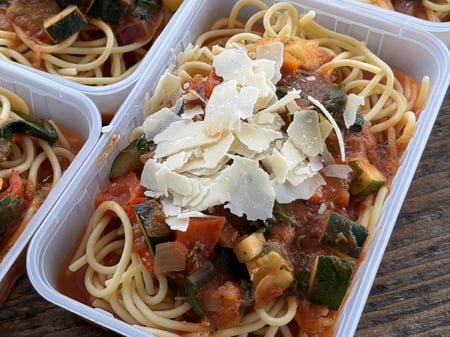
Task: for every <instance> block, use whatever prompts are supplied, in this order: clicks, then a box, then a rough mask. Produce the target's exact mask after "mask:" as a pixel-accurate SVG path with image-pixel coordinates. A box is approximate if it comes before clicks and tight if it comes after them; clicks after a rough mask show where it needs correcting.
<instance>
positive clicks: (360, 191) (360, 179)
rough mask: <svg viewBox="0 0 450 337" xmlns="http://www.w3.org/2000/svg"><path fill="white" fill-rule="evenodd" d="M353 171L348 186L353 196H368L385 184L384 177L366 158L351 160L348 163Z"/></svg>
mask: <svg viewBox="0 0 450 337" xmlns="http://www.w3.org/2000/svg"><path fill="white" fill-rule="evenodd" d="M349 164H350V166H351V167H352V168H353V169H354V170H355V175H354V177H353V180H352V182H351V184H350V193H351V194H353V195H368V194H371V193H374V192H376V191H378V190H379V189H380V187H381V186H383V185H384V184H385V183H386V177H385V176H384V175H383V173H381V172H380V171H379V170H378V169H377V168H376V167H375V166H374V165H373V164H371V163H370V162H369V160H368V159H367V158H362V157H361V158H353V159H352V160H350V161H349Z"/></svg>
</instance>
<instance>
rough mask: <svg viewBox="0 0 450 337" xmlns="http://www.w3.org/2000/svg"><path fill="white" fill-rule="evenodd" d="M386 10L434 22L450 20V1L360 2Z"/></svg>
mask: <svg viewBox="0 0 450 337" xmlns="http://www.w3.org/2000/svg"><path fill="white" fill-rule="evenodd" d="M360 1H362V2H367V3H370V4H374V5H377V6H380V7H383V8H386V9H390V10H395V11H397V12H400V13H404V14H407V15H411V16H415V17H418V18H420V19H424V20H428V21H433V22H447V21H449V20H450V1H449V0H422V1H408V0H360Z"/></svg>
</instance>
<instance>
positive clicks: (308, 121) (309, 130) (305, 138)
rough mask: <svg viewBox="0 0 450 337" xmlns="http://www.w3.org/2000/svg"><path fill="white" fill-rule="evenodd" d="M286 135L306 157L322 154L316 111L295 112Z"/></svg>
mask: <svg viewBox="0 0 450 337" xmlns="http://www.w3.org/2000/svg"><path fill="white" fill-rule="evenodd" d="M287 134H288V135H289V137H290V138H291V140H292V141H293V142H294V144H295V145H296V146H298V147H299V148H300V149H301V150H302V151H303V153H304V154H306V155H307V156H310V157H313V156H317V155H318V154H320V153H321V152H322V149H323V141H322V134H321V132H320V126H319V115H318V114H317V112H316V111H314V110H300V111H296V112H295V114H294V119H293V121H292V123H291V124H289V126H288V128H287Z"/></svg>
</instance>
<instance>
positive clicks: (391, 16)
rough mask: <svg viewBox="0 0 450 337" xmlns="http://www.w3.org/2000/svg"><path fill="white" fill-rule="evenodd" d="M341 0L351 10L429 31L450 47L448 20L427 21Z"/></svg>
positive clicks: (371, 5) (352, 0)
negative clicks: (361, 11)
mask: <svg viewBox="0 0 450 337" xmlns="http://www.w3.org/2000/svg"><path fill="white" fill-rule="evenodd" d="M341 2H342V3H346V4H347V5H348V6H349V10H351V11H354V12H358V13H359V10H363V11H368V12H369V13H372V15H373V16H376V17H383V18H385V19H386V20H388V21H392V22H397V24H399V25H402V26H407V27H410V28H411V29H413V30H414V29H419V30H424V31H427V32H430V33H432V34H434V35H435V36H437V37H438V38H439V39H441V40H442V42H444V43H445V45H446V46H447V47H448V48H450V21H445V22H444V21H443V22H435V21H429V20H425V19H421V18H417V17H413V16H410V15H407V14H403V13H401V12H397V11H394V10H390V9H386V8H382V7H380V6H377V5H373V4H370V3H367V2H364V1H360V0H341Z"/></svg>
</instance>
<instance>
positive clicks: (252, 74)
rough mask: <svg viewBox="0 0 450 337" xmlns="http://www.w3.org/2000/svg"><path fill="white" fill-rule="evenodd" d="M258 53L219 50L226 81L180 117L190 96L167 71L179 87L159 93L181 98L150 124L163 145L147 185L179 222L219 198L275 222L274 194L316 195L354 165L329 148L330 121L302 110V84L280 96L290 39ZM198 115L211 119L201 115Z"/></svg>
mask: <svg viewBox="0 0 450 337" xmlns="http://www.w3.org/2000/svg"><path fill="white" fill-rule="evenodd" d="M255 55H256V58H255V59H254V60H253V59H251V58H250V57H249V56H248V55H247V52H246V50H245V49H244V48H242V47H240V48H239V47H237V48H233V49H224V50H223V51H222V52H221V53H219V54H218V55H216V56H215V57H214V61H213V67H214V68H215V71H216V73H217V75H219V76H221V77H222V78H223V80H224V81H223V83H221V84H219V85H218V86H216V87H215V89H214V91H213V93H212V95H211V97H210V99H209V101H208V102H207V104H206V108H205V109H204V110H203V109H202V108H200V107H196V108H194V109H192V110H185V111H184V112H183V114H182V115H178V114H177V111H179V108H180V106H181V104H182V100H183V98H184V97H183V96H182V94H181V93H182V90H181V87H178V88H173V85H174V84H175V83H177V85H178V86H180V83H181V81H180V80H179V79H178V78H177V77H176V76H175V75H173V74H171V73H169V72H167V73H166V74H165V75H164V76H163V78H162V79H161V81H160V84H159V86H160V87H161V86H163V87H164V83H170V86H171V88H170V89H167V90H160V92H165V93H167V95H169V97H165V98H164V100H165V101H171V100H172V101H176V102H175V104H173V107H171V108H167V107H164V108H162V109H159V110H158V111H156V112H155V113H152V114H150V115H149V116H147V118H146V120H145V122H144V124H143V125H144V131H145V134H146V137H147V139H148V140H153V141H154V142H155V144H157V147H156V151H155V153H154V156H153V158H152V159H150V160H148V161H147V162H146V164H145V166H144V170H143V172H142V176H141V184H142V185H143V186H144V187H146V189H147V192H146V194H147V195H148V196H150V197H158V198H160V200H161V203H162V205H163V208H164V212H165V214H166V216H167V223H168V224H169V226H170V227H171V228H172V229H177V230H186V228H187V225H188V221H189V217H192V216H202V215H203V213H202V212H203V211H205V210H207V209H208V208H210V207H213V206H216V205H224V206H225V207H226V208H228V209H229V210H230V211H231V212H232V213H233V214H236V215H238V216H243V215H245V216H246V217H247V219H248V220H256V219H267V218H270V217H271V216H272V208H273V205H274V202H275V200H277V201H278V202H280V203H288V202H291V201H293V200H295V199H308V198H310V197H311V196H312V195H313V194H314V192H315V191H316V190H317V188H318V187H319V186H321V185H323V184H325V179H324V177H323V175H329V176H337V177H342V178H345V177H346V176H347V174H348V173H350V171H351V169H350V168H349V167H348V166H347V165H339V164H336V163H334V160H333V158H332V156H331V155H330V154H329V153H328V151H327V149H326V146H325V139H326V138H327V137H328V135H329V134H330V132H332V131H333V125H332V123H330V120H328V119H326V118H321V117H320V115H319V113H318V112H317V111H315V110H313V109H311V110H300V109H299V108H298V106H297V105H296V103H295V99H296V98H298V97H299V94H300V92H299V91H295V90H293V91H291V92H289V93H287V95H286V96H284V97H283V98H282V99H279V100H278V99H277V96H276V94H275V83H276V82H278V80H279V79H280V78H281V73H280V67H281V64H282V55H283V44H282V43H280V42H274V43H271V44H268V45H265V46H261V47H258V49H257V51H256V53H255ZM283 110H284V111H288V112H289V113H290V114H292V115H293V118H292V123H291V124H290V125H289V126H288V127H287V129H286V131H282V127H283V126H284V121H283V119H282V118H281V116H280V115H279V112H280V111H283ZM351 112H352V113H353V114H354V111H353V110H352V111H351ZM198 114H202V115H203V116H204V118H203V120H201V121H193V120H192V116H194V115H198ZM350 118H351V117H350ZM349 123H350V122H349ZM336 131H337V135H338V137H339V138H340V139H341V140H342V135H341V134H340V131H339V130H336ZM342 142H343V140H342Z"/></svg>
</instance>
